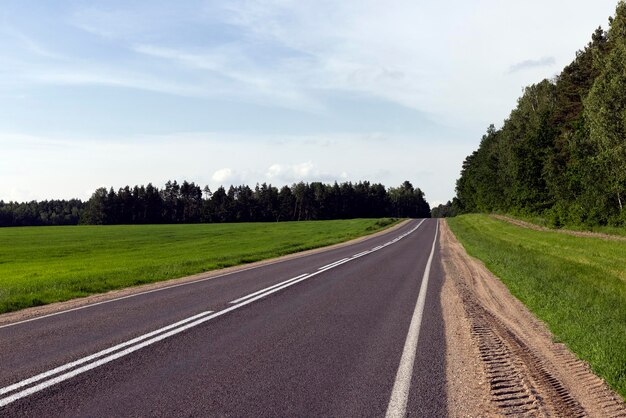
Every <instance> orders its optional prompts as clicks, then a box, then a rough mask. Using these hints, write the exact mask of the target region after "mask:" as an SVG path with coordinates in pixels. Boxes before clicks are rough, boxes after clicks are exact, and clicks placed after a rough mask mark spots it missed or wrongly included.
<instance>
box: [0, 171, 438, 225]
mask: <svg viewBox="0 0 626 418" xmlns="http://www.w3.org/2000/svg"><path fill="white" fill-rule="evenodd" d="M381 217H397V218H425V217H430V206H429V205H428V202H426V200H425V198H424V193H423V192H422V191H421V190H420V189H419V188H417V189H416V188H414V187H413V185H412V184H411V183H410V182H408V181H405V182H404V183H402V185H401V186H400V187H397V188H394V187H391V188H389V189H386V188H385V186H383V185H382V184H370V183H369V182H367V181H364V182H359V183H350V182H347V183H342V184H338V183H334V184H332V185H331V184H323V183H319V182H313V183H303V182H300V183H297V184H294V185H292V186H291V187H289V186H284V187H282V188H281V189H280V190H279V189H278V188H276V187H273V186H272V185H268V184H265V183H263V184H262V185H257V186H256V187H255V188H254V189H251V188H250V187H249V186H245V185H243V186H237V187H235V186H230V187H229V188H228V190H226V189H225V188H224V187H219V188H218V189H217V190H215V191H214V192H211V190H210V189H209V188H208V187H207V186H205V187H204V188H201V187H200V186H198V185H196V184H195V183H193V182H192V183H189V182H187V181H184V182H182V183H181V184H179V183H178V182H176V181H168V182H167V183H166V184H165V187H164V188H163V189H158V188H156V187H154V186H153V185H152V184H148V185H147V186H134V187H132V188H131V187H129V186H126V187H123V188H120V189H119V190H118V191H117V192H116V191H115V190H113V188H111V189H109V190H107V189H106V188H99V189H97V190H96V191H95V192H94V193H93V195H92V196H91V198H90V199H89V201H87V202H82V201H80V200H76V199H73V200H69V201H66V200H53V201H43V202H28V203H14V202H9V203H5V202H2V201H0V226H26V225H76V224H93V225H112V224H155V223H198V222H277V221H299V220H318V219H348V218H381Z"/></svg>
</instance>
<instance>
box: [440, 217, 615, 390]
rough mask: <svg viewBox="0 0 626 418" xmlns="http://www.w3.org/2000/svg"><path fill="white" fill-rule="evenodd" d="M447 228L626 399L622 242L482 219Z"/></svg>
mask: <svg viewBox="0 0 626 418" xmlns="http://www.w3.org/2000/svg"><path fill="white" fill-rule="evenodd" d="M448 223H449V225H450V228H451V229H452V231H453V232H454V234H455V235H456V236H457V238H458V239H459V240H460V241H461V243H462V244H463V246H464V247H465V249H466V250H467V252H468V253H469V254H470V255H472V256H474V257H476V258H478V259H480V260H482V261H483V262H484V263H485V265H486V266H487V267H488V268H489V270H491V271H492V272H493V273H494V274H495V275H496V276H498V277H500V278H501V279H502V281H503V282H504V283H505V284H506V285H507V286H508V288H509V289H510V290H511V293H513V295H515V296H516V297H517V298H518V299H520V300H521V301H522V302H523V303H524V304H526V306H528V308H529V309H530V310H531V311H532V312H533V313H534V314H535V315H537V316H538V317H539V318H541V319H542V320H543V321H545V322H546V323H547V324H548V326H549V327H550V330H551V331H552V333H553V334H554V335H555V336H556V338H557V339H558V340H559V341H561V342H563V343H565V344H566V345H567V346H568V347H569V348H570V349H571V350H572V351H574V352H575V353H576V354H577V355H578V356H579V357H580V358H582V359H584V360H586V361H587V362H589V364H590V365H591V367H592V368H593V370H594V372H595V373H597V374H598V375H600V376H602V377H603V378H604V379H605V380H606V381H607V382H608V383H609V385H611V387H613V388H614V389H615V390H616V391H618V392H619V393H620V394H621V395H622V396H624V397H626V242H623V241H607V240H602V239H598V238H586V237H585V238H583V237H575V236H570V235H564V234H559V233H554V232H542V231H534V230H531V229H526V228H521V227H518V226H514V225H511V224H509V223H507V222H504V221H500V220H497V219H493V218H491V217H489V216H486V215H464V216H459V217H457V218H449V219H448Z"/></svg>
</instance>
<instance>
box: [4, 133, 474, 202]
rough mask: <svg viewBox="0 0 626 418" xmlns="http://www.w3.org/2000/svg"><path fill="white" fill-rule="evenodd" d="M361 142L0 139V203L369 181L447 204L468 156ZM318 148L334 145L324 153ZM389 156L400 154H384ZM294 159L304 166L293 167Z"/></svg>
mask: <svg viewBox="0 0 626 418" xmlns="http://www.w3.org/2000/svg"><path fill="white" fill-rule="evenodd" d="M366 136H367V135H365V136H364V135H361V134H346V133H341V134H328V135H320V136H310V135H302V136H300V135H294V136H287V135H283V136H274V135H254V136H253V135H225V134H221V133H219V134H217V133H210V132H207V133H179V134H171V135H157V136H152V135H142V136H134V137H130V138H129V137H127V136H123V137H104V138H98V139H93V138H90V139H87V138H80V137H78V138H72V137H65V136H64V137H43V136H41V137H40V136H25V135H13V134H3V133H0V148H2V149H3V153H2V154H1V155H0V200H1V199H4V200H7V199H9V198H11V199H17V200H26V199H33V198H34V199H40V200H41V199H52V198H59V199H60V198H65V199H69V198H73V197H79V198H83V199H87V198H89V196H90V195H91V193H92V192H93V190H95V189H96V188H97V187H101V186H104V187H107V188H108V187H114V188H118V187H122V186H125V185H127V184H128V185H134V184H147V183H148V182H152V183H153V184H154V185H156V186H161V187H162V186H163V185H164V184H165V182H166V181H167V180H179V181H182V180H185V179H186V180H189V181H194V182H196V183H199V184H201V185H205V184H208V185H209V186H210V187H211V189H212V190H215V189H216V188H217V187H219V186H220V185H223V186H225V187H228V186H229V185H230V184H234V185H238V184H248V185H250V186H254V185H255V184H256V183H262V182H268V183H271V184H272V185H274V186H277V187H279V186H282V185H285V184H292V183H294V182H298V181H305V182H311V181H322V182H327V183H332V182H334V181H338V182H342V181H352V182H356V181H360V180H369V181H371V182H381V183H383V184H384V185H386V186H398V185H399V184H401V183H402V181H404V180H410V181H411V182H412V183H413V184H414V185H415V186H419V187H420V188H422V190H424V191H425V193H426V195H427V198H428V199H429V200H430V199H433V200H438V201H445V200H448V199H450V198H451V197H452V196H453V194H454V181H455V179H456V177H457V175H458V171H459V169H460V166H461V162H462V161H463V159H464V158H465V156H466V155H467V154H469V153H470V152H471V150H472V148H473V145H472V144H466V145H463V144H458V143H456V144H455V143H454V142H453V141H450V142H443V141H439V142H437V141H432V142H416V141H414V140H413V139H412V138H408V137H404V136H402V135H388V136H386V138H385V140H384V141H370V142H368V143H367V144H368V145H367V147H364V146H363V143H364V138H365V137H366ZM277 141H278V142H280V144H281V145H280V146H276V142H277ZM326 141H331V142H332V144H333V146H332V151H330V152H329V148H328V147H327V146H326V145H325V142H326ZM9 145H10V146H9ZM268 149H272V150H273V151H272V152H268V151H267V150H268ZM394 149H397V150H401V151H402V152H400V153H393V152H390V150H394ZM180 150H185V152H180ZM302 154H305V155H307V157H308V160H307V161H304V162H303V161H301V160H300V161H298V159H297V158H298V157H297V156H298V155H302ZM137 155H141V156H142V158H141V159H137V157H136V156H137ZM294 160H295V161H294ZM50 173H53V175H50ZM77 173H79V174H80V175H77ZM24 190H28V191H29V193H25V192H23V191H24ZM20 191H22V192H20ZM81 192H82V194H81Z"/></svg>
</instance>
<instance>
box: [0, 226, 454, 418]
mask: <svg viewBox="0 0 626 418" xmlns="http://www.w3.org/2000/svg"><path fill="white" fill-rule="evenodd" d="M437 234H438V225H437V221H436V220H412V221H410V222H408V223H406V224H405V225H403V226H402V227H400V228H398V229H396V230H393V231H391V232H388V233H385V234H381V235H378V236H375V237H372V238H371V239H368V240H364V241H361V242H358V243H356V244H352V245H349V246H344V247H341V248H335V249H332V250H328V251H323V252H319V253H315V254H311V255H308V256H305V257H301V258H295V259H290V260H286V261H282V262H278V263H274V264H269V265H264V266H260V267H257V268H253V269H249V270H244V271H240V272H236V273H232V274H228V275H224V276H221V277H220V276H218V277H214V278H211V279H207V280H200V281H197V282H193V283H186V284H184V285H180V286H176V287H170V288H164V289H160V290H158V291H151V292H148V293H143V294H138V295H135V296H132V297H127V298H123V299H120V300H114V301H111V302H108V303H103V304H96V305H91V306H87V307H85V308H81V309H78V310H73V311H67V312H63V313H61V314H57V315H52V316H48V317H42V318H38V319H35V320H29V321H26V322H21V323H15V324H9V325H4V326H2V327H0V416H3V417H4V416H63V417H70V416H94V417H96V416H97V417H101V416H140V415H141V416H146V415H149V416H160V415H162V416H385V415H386V416H390V417H391V416H403V415H409V416H411V415H412V416H443V415H446V414H447V412H448V411H447V410H446V377H445V375H446V370H445V368H446V365H445V353H446V340H445V334H444V327H443V320H442V314H441V306H440V299H439V293H440V290H441V285H442V280H443V272H442V267H441V264H440V262H439V248H438V245H437Z"/></svg>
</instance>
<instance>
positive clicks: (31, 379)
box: [0, 311, 213, 395]
mask: <svg viewBox="0 0 626 418" xmlns="http://www.w3.org/2000/svg"><path fill="white" fill-rule="evenodd" d="M212 312H213V311H205V312H201V313H199V314H197V315H193V316H190V317H189V318H185V319H183V320H181V321H178V322H175V323H173V324H170V325H167V326H165V327H162V328H159V329H157V330H154V331H151V332H148V333H146V334H143V335H140V336H139V337H136V338H133V339H130V340H128V341H125V342H123V343H120V344H117V345H114V346H113V347H109V348H107V349H104V350H101V351H98V352H97V353H94V354H91V355H89V356H86V357H83V358H80V359H78V360H75V361H72V362H70V363H67V364H64V365H62V366H59V367H55V368H54V369H51V370H48V371H47V372H43V373H40V374H38V375H35V376H32V377H29V378H28V379H24V380H22V381H20V382H17V383H14V384H12V385H9V386H5V387H3V388H1V389H0V395H4V394H5V393H9V392H13V391H14V390H16V389H19V388H21V387H24V386H26V385H30V384H31V383H35V382H38V381H40V380H43V379H45V378H47V377H50V376H52V375H55V374H57V373H60V372H63V371H65V370H68V369H71V368H73V367H76V366H79V365H81V364H84V363H86V362H88V361H91V360H94V359H96V358H98V357H102V356H104V355H106V354H110V353H112V352H114V351H117V350H119V349H121V348H124V347H128V346H129V345H133V344H135V343H137V342H140V341H143V340H145V339H146V338H150V337H152V336H154V335H157V334H160V333H161V332H164V331H168V330H170V329H172V328H176V327H178V326H180V325H184V324H186V323H188V322H191V321H193V320H196V319H198V318H200V317H203V316H206V315H208V314H210V313H212Z"/></svg>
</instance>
